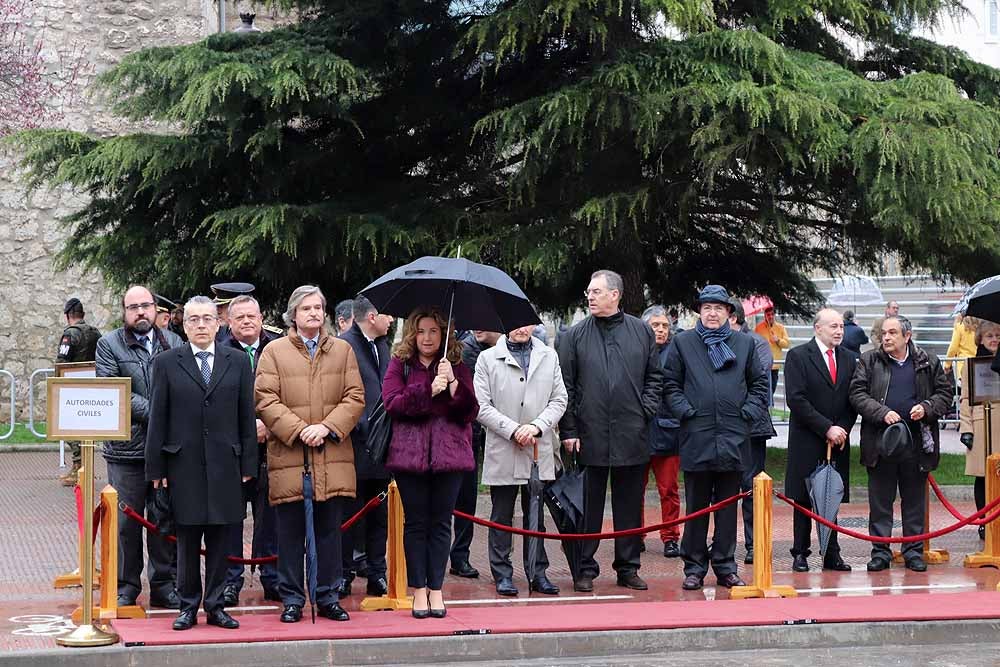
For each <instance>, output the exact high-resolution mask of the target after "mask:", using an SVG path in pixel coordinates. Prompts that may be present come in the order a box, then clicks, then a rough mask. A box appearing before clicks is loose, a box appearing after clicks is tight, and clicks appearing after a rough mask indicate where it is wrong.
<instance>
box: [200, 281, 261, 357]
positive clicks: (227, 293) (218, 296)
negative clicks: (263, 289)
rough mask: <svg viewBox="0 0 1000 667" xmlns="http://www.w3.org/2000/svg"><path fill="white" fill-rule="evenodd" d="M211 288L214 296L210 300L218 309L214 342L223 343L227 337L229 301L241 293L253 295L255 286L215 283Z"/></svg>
mask: <svg viewBox="0 0 1000 667" xmlns="http://www.w3.org/2000/svg"><path fill="white" fill-rule="evenodd" d="M211 289H212V295H213V296H214V297H215V298H214V299H212V301H214V302H215V305H216V307H217V308H218V309H219V332H218V333H217V334H215V342H217V343H225V342H226V339H228V338H229V302H230V301H232V300H233V299H235V298H236V297H238V296H240V295H241V294H246V295H247V296H253V291H254V289H256V288H255V287H254V286H253V285H251V284H250V283H215V284H214V285H212V286H211Z"/></svg>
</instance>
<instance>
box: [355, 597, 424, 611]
mask: <svg viewBox="0 0 1000 667" xmlns="http://www.w3.org/2000/svg"><path fill="white" fill-rule="evenodd" d="M397 609H413V596H412V595H407V596H406V597H405V598H391V597H389V596H387V595H383V596H382V597H377V598H365V599H364V600H362V601H361V611H396V610H397Z"/></svg>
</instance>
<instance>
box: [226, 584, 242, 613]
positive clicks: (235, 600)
mask: <svg viewBox="0 0 1000 667" xmlns="http://www.w3.org/2000/svg"><path fill="white" fill-rule="evenodd" d="M239 603H240V589H238V588H236V586H235V585H234V584H228V585H227V586H226V587H225V588H223V589H222V606H223V607H235V606H237V605H238V604H239Z"/></svg>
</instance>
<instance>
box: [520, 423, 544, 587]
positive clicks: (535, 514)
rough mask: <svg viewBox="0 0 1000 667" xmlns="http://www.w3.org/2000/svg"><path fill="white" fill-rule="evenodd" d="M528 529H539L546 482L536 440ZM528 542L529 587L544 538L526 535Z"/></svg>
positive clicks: (530, 476) (526, 573)
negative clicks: (539, 467) (540, 468)
mask: <svg viewBox="0 0 1000 667" xmlns="http://www.w3.org/2000/svg"><path fill="white" fill-rule="evenodd" d="M527 486H528V530H539V528H540V526H541V523H542V521H541V515H542V491H543V490H544V489H545V484H544V483H543V482H542V480H541V477H540V475H539V473H538V442H537V441H535V444H534V447H533V458H532V461H531V473H530V475H529V476H528V485H527ZM524 539H526V540H527V541H528V542H527V546H528V549H527V552H528V553H527V557H526V558H525V560H524V569H525V575H526V576H527V578H528V587H529V588H530V587H531V582H532V581H534V580H535V566H536V565H537V564H538V551H539V549H540V548H541V541H542V538H540V537H525V538H524Z"/></svg>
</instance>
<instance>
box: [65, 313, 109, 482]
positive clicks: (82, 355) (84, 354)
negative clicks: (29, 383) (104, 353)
mask: <svg viewBox="0 0 1000 667" xmlns="http://www.w3.org/2000/svg"><path fill="white" fill-rule="evenodd" d="M63 316H64V317H65V318H66V328H65V329H63V333H62V338H60V339H59V353H58V356H57V357H56V363H68V362H75V361H93V360H94V353H95V351H96V350H97V341H98V340H99V339H100V338H101V332H100V331H98V330H97V328H96V327H92V326H90V325H89V324H87V322H86V320H84V313H83V303H81V302H80V300H79V299H77V298H76V297H73V298H71V299H70V300H68V301H67V302H66V305H65V306H63ZM66 444H67V445H68V446H69V449H70V452H71V454H72V459H73V465H72V467H71V468H70V469H69V472H67V473H66V474H65V475H63V476H62V477H60V478H59V482H60V483H61V484H62V485H63V486H75V485H76V478H77V472H79V470H80V458H81V455H80V443H79V441H76V440H71V441H67V442H66Z"/></svg>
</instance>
